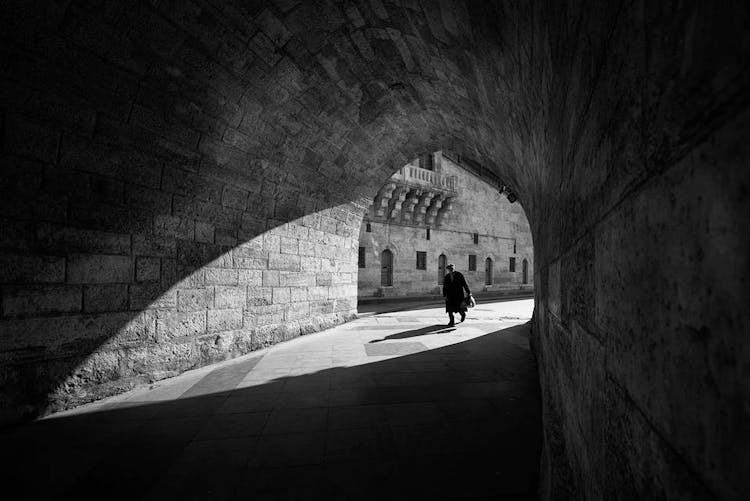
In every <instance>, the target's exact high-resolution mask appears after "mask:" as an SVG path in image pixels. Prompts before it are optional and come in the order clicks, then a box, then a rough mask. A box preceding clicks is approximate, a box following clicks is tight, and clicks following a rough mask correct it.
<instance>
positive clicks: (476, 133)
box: [0, 0, 750, 499]
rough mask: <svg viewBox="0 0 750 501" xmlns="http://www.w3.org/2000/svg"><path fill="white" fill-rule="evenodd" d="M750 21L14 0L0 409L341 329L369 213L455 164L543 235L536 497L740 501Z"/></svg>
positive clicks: (16, 412)
mask: <svg viewBox="0 0 750 501" xmlns="http://www.w3.org/2000/svg"><path fill="white" fill-rule="evenodd" d="M749 23H750V9H749V8H748V5H747V2H740V1H729V2H722V3H716V2H698V1H686V2H678V3H664V2H645V1H641V2H597V3H576V2H545V1H530V2H491V1H486V2H484V1H466V2H460V1H452V2H442V1H441V2H438V1H432V0H424V1H420V2H412V1H403V2H395V1H387V0H383V1H381V0H371V1H358V2H354V3H336V2H329V1H320V2H295V1H285V0H276V1H259V2H235V1H227V2H207V1H203V0H194V1H190V2H173V1H165V0H154V1H151V2H137V1H132V2H131V1H128V2H126V1H123V2H87V1H81V2H52V1H39V2H32V3H30V2H25V1H21V0H10V1H8V2H6V3H5V5H4V7H3V10H2V14H1V15H0V28H2V30H0V32H2V34H3V35H2V37H3V45H2V47H0V69H2V71H0V75H1V77H0V134H1V136H0V137H2V150H1V151H0V167H1V168H2V176H0V218H2V220H1V221H0V265H2V266H0V289H1V290H0V294H1V295H2V301H1V304H2V312H0V313H1V315H2V317H1V318H0V390H1V391H0V408H2V409H3V410H2V413H3V416H4V417H3V419H4V420H7V419H13V418H15V417H18V416H20V415H23V414H28V413H34V412H39V411H41V410H42V409H43V408H55V407H60V406H66V405H72V404H74V403H76V402H80V401H85V400H87V399H89V398H94V397H95V396H97V395H104V394H107V393H109V392H114V391H119V390H121V389H124V388H127V387H128V386H129V385H130V384H132V383H133V382H134V381H140V380H146V379H151V378H158V377H162V376H164V375H168V374H172V373H174V372H175V371H180V370H183V369H185V368H188V367H193V366H196V365H199V364H201V363H207V362H209V361H211V360H215V359H219V358H221V357H225V356H231V354H234V353H239V352H244V351H246V350H247V349H252V347H253V346H260V345H264V344H266V343H270V342H274V341H275V340H279V339H283V338H285V337H288V336H294V335H296V334H298V333H301V332H303V331H306V330H308V329H314V328H318V327H320V326H322V325H324V323H325V322H331V323H332V322H337V321H342V320H344V319H345V318H348V316H350V315H352V314H353V312H354V307H355V306H354V302H353V301H354V296H355V291H356V278H355V277H356V275H355V273H356V247H357V245H356V240H357V233H358V231H359V227H360V222H361V214H362V213H363V212H364V210H365V208H366V207H367V206H368V205H369V200H368V199H367V198H368V197H369V196H371V195H372V194H373V193H375V192H376V191H377V189H378V187H379V186H381V185H382V184H383V182H385V181H386V180H387V179H388V177H389V176H390V175H391V174H392V173H393V168H394V167H393V166H398V165H404V164H406V163H407V162H408V161H410V160H411V159H413V158H415V157H417V156H418V155H419V154H421V153H425V152H429V151H435V150H437V149H439V148H446V149H447V150H450V151H453V152H455V153H456V154H458V155H461V156H463V157H468V158H473V159H474V160H476V161H477V162H479V163H481V164H482V165H484V166H486V167H487V168H488V169H491V170H492V171H493V172H494V173H495V174H497V176H498V177H499V178H501V179H503V181H505V182H506V183H507V184H508V186H509V187H510V188H511V189H512V191H513V192H514V193H516V194H518V195H519V198H520V200H521V201H522V203H523V207H524V211H525V213H526V215H527V217H528V219H529V224H530V227H531V230H532V233H533V236H534V265H535V267H534V270H535V291H536V304H537V308H536V312H535V318H534V346H535V352H536V354H537V357H538V361H539V367H540V380H541V387H542V394H543V416H544V437H545V440H544V454H543V458H542V465H543V469H542V479H541V484H542V492H541V495H542V497H543V498H544V499H582V498H590V499H602V498H604V499H633V498H661V499H666V498H673V499H691V498H692V499H716V498H719V499H743V496H744V495H745V493H746V492H748V491H749V490H750V487H749V486H748V479H750V472H749V471H748V465H750V457H748V454H750V446H748V438H747V437H748V436H750V432H749V431H748V430H749V426H750V425H748V423H749V422H750V421H749V420H748V411H747V408H748V404H747V395H748V388H750V378H749V377H748V367H750V365H749V364H748V363H747V360H748V346H750V344H749V342H748V338H747V336H746V335H745V333H746V332H747V331H748V325H749V324H750V319H749V318H748V310H747V307H746V305H747V302H748V301H747V293H746V290H747V283H748V277H747V274H748V265H747V256H748V252H747V249H748V243H749V242H748V237H747V231H746V228H747V222H748V219H749V216H748V214H750V208H748V200H750V199H749V198H748V196H747V192H748V185H750V181H749V180H748V178H747V175H748V169H747V159H748V157H750V152H749V151H748V150H747V140H746V138H747V136H748V117H747V110H748V105H749V103H750V97H748V96H750V93H749V91H748V89H750V70H749V68H748V65H747V64H746V61H748V60H749V59H750V43H749V42H748V30H747V29H746V26H747V25H748V24H749ZM305 232H306V236H305ZM275 237H278V242H277V241H276V240H275ZM245 244H248V245H249V246H250V247H249V248H248V247H247V246H245ZM311 244H314V246H313V247H312V249H313V250H311ZM266 246H267V247H266ZM235 248H238V249H240V250H238V251H237V252H234V249H235ZM295 248H296V249H297V250H298V253H297V254H294V252H293V250H294V249H295ZM277 249H278V252H277ZM266 253H267V254H266ZM306 258H315V259H312V260H309V259H306ZM157 260H158V278H157ZM311 267H312V268H319V269H312V270H311V269H310V268H311ZM258 271H260V277H259V278H258V274H257V272H258ZM329 274H330V275H329ZM258 280H260V281H258ZM339 280H341V282H339ZM313 281H314V282H313ZM276 284H278V285H276ZM180 291H184V293H181V292H180ZM243 291H244V295H245V296H244V301H245V307H244V308H242V329H241V330H240V329H236V327H238V326H239V318H240V317H239V310H240V307H239V305H240V304H241V303H242V300H243V298H242V295H243ZM326 294H327V296H326ZM324 296H325V297H326V298H325V299H323V297H324ZM217 298H218V299H217ZM217 305H218V306H217ZM204 308H205V309H204ZM318 312H320V313H319V315H318V314H316V313H318ZM256 321H257V322H264V323H265V322H268V323H267V324H266V325H258V326H256V325H252V326H250V325H249V324H246V322H248V323H250V324H251V323H252V322H256Z"/></svg>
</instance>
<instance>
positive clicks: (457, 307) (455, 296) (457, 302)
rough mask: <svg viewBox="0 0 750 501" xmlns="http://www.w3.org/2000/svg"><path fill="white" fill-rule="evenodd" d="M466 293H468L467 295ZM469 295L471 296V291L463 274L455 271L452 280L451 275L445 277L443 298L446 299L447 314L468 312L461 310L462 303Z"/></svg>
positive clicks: (464, 309)
mask: <svg viewBox="0 0 750 501" xmlns="http://www.w3.org/2000/svg"><path fill="white" fill-rule="evenodd" d="M464 291H466V294H465V295H464ZM469 294H471V291H470V290H469V286H468V285H466V279H464V276H463V275H462V274H461V273H459V272H457V271H454V272H453V278H452V279H451V274H450V273H447V274H446V275H445V277H443V297H444V298H445V311H446V312H447V313H450V312H454V313H457V312H461V311H466V308H461V301H463V300H464V297H466V296H468V295H469Z"/></svg>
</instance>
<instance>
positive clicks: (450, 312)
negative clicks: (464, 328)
mask: <svg viewBox="0 0 750 501" xmlns="http://www.w3.org/2000/svg"><path fill="white" fill-rule="evenodd" d="M448 318H450V319H451V321H450V322H448V325H449V326H451V325H456V319H455V318H454V317H453V312H452V311H449V312H448Z"/></svg>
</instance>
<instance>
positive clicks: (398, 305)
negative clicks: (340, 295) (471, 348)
mask: <svg viewBox="0 0 750 501" xmlns="http://www.w3.org/2000/svg"><path fill="white" fill-rule="evenodd" d="M472 295H473V296H474V298H475V299H476V300H477V304H483V303H495V302H501V301H515V300H518V299H532V298H533V297H534V291H533V290H532V291H518V290H513V291H490V292H478V293H472ZM443 302H444V299H443V296H439V295H421V296H386V297H362V298H359V300H358V301H357V310H358V312H359V316H360V318H361V317H363V316H366V315H368V314H373V313H385V312H393V311H403V310H408V309H412V308H422V307H425V306H434V305H441V304H443Z"/></svg>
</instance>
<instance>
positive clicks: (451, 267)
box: [445, 263, 456, 271]
mask: <svg viewBox="0 0 750 501" xmlns="http://www.w3.org/2000/svg"><path fill="white" fill-rule="evenodd" d="M445 269H446V270H448V271H453V270H455V269H456V267H455V266H453V263H450V264H449V265H448V266H446V267H445Z"/></svg>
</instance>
